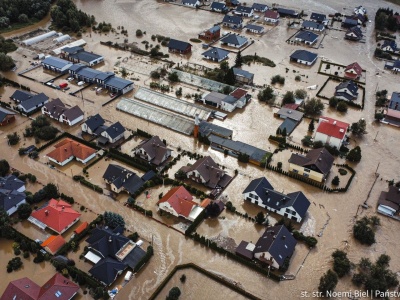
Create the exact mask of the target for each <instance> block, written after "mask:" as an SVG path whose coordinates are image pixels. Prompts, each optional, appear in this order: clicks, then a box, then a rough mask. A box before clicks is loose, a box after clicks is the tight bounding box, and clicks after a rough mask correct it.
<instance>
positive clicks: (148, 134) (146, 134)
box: [136, 128, 153, 139]
mask: <svg viewBox="0 0 400 300" xmlns="http://www.w3.org/2000/svg"><path fill="white" fill-rule="evenodd" d="M136 132H137V134H138V135H140V136H142V137H145V138H148V139H150V138H152V137H153V136H152V135H151V134H150V133H148V132H146V131H144V130H141V129H139V128H138V129H137V130H136Z"/></svg>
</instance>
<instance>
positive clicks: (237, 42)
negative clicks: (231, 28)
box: [221, 33, 247, 48]
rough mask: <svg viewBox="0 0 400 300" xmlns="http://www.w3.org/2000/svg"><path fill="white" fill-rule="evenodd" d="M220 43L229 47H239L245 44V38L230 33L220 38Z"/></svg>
mask: <svg viewBox="0 0 400 300" xmlns="http://www.w3.org/2000/svg"><path fill="white" fill-rule="evenodd" d="M221 44H222V45H226V46H229V47H235V48H241V47H243V46H244V45H246V44H247V38H246V37H244V36H241V35H238V34H233V33H231V34H228V35H226V36H224V37H223V38H222V39H221Z"/></svg>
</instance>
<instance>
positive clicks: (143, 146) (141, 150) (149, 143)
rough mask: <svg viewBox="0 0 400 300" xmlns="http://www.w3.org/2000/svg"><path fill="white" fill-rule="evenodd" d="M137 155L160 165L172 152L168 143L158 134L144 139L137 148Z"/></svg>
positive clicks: (135, 150)
mask: <svg viewBox="0 0 400 300" xmlns="http://www.w3.org/2000/svg"><path fill="white" fill-rule="evenodd" d="M134 152H135V155H136V156H139V157H140V158H142V159H144V160H145V161H147V162H149V163H151V164H153V165H155V166H159V165H161V164H162V163H164V162H165V161H166V160H167V159H168V158H169V157H170V156H171V153H172V150H171V149H169V148H167V145H166V144H165V143H164V142H163V141H161V139H160V138H159V137H158V136H153V137H151V138H150V139H147V140H144V141H142V142H141V143H140V144H139V145H138V146H137V147H136V148H135V149H134Z"/></svg>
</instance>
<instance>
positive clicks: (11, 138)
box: [7, 132, 21, 146]
mask: <svg viewBox="0 0 400 300" xmlns="http://www.w3.org/2000/svg"><path fill="white" fill-rule="evenodd" d="M7 139H8V144H9V145H10V146H14V145H16V144H18V143H19V141H20V139H21V138H20V137H19V135H18V134H17V133H16V132H14V133H12V134H7Z"/></svg>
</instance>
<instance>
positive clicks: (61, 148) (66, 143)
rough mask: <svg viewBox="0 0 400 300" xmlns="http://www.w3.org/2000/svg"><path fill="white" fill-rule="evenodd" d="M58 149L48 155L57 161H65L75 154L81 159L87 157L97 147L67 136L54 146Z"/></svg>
mask: <svg viewBox="0 0 400 300" xmlns="http://www.w3.org/2000/svg"><path fill="white" fill-rule="evenodd" d="M54 147H55V148H56V149H54V150H53V151H51V152H50V153H48V154H47V156H48V157H50V158H53V159H55V160H56V161H59V162H63V161H65V160H66V159H68V158H69V157H71V156H75V157H77V158H79V159H81V160H85V159H87V158H88V157H89V156H90V155H92V154H93V153H95V152H96V150H95V149H93V148H90V147H88V146H85V145H83V144H80V143H79V142H77V141H74V140H72V139H70V138H67V139H65V140H63V141H61V142H59V143H58V144H56V145H55V146H54Z"/></svg>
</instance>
